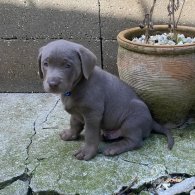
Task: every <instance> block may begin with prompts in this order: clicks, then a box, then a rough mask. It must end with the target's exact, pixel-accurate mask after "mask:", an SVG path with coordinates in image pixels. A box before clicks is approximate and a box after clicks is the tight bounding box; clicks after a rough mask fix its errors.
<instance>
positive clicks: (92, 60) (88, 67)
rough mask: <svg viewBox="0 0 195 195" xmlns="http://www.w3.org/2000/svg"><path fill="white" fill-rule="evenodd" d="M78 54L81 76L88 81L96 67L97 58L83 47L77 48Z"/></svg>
mask: <svg viewBox="0 0 195 195" xmlns="http://www.w3.org/2000/svg"><path fill="white" fill-rule="evenodd" d="M78 53H79V56H80V60H81V66H82V71H83V75H84V77H85V78H86V79H88V78H89V76H90V74H91V73H92V71H93V69H94V67H95V65H96V61H97V58H96V56H95V54H94V53H92V52H91V51H90V50H89V49H87V48H85V47H83V46H81V47H80V48H79V50H78Z"/></svg>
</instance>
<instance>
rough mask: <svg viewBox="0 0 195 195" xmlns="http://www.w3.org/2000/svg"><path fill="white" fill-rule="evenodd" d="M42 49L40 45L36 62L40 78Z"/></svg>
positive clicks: (41, 74)
mask: <svg viewBox="0 0 195 195" xmlns="http://www.w3.org/2000/svg"><path fill="white" fill-rule="evenodd" d="M42 50H43V47H41V48H40V49H39V54H38V64H39V76H40V78H41V79H43V72H42V70H41V56H42Z"/></svg>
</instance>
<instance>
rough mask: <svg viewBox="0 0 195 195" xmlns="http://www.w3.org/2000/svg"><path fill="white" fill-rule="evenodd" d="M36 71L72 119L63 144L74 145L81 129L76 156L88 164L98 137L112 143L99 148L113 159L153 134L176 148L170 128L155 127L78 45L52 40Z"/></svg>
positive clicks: (131, 97)
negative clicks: (81, 140) (81, 143)
mask: <svg viewBox="0 0 195 195" xmlns="http://www.w3.org/2000/svg"><path fill="white" fill-rule="evenodd" d="M38 59H39V72H40V77H41V78H43V86H44V89H45V91H46V92H51V93H60V94H61V100H62V103H63V104H64V107H65V110H66V111H67V112H68V113H70V114H71V118H70V129H68V130H64V131H63V132H62V133H61V135H60V136H61V138H62V139H63V140H66V141H68V140H75V139H77V138H78V136H79V134H80V133H81V131H82V130H83V128H84V126H85V145H84V146H83V147H82V148H80V149H79V150H78V151H77V152H76V153H75V157H76V158H77V159H79V160H89V159H91V158H93V157H94V156H95V155H96V154H97V151H98V145H99V143H100V137H101V132H103V134H104V136H105V137H106V138H107V139H111V140H112V139H115V138H118V137H120V138H121V139H119V140H115V141H113V142H111V143H109V144H107V146H106V147H105V148H104V149H103V151H102V152H103V154H104V155H117V154H120V153H123V152H126V151H129V150H134V149H136V148H139V147H141V146H142V145H143V140H144V139H145V138H146V137H148V136H149V135H150V133H151V131H152V130H154V131H156V132H158V133H162V134H165V135H166V136H167V138H168V148H170V149H171V148H172V146H173V144H174V140H173V137H172V136H171V134H170V132H169V130H168V129H166V128H163V127H162V126H160V125H159V124H158V123H156V122H155V121H154V120H153V119H152V116H151V114H150V111H149V109H148V107H147V106H146V104H145V103H144V102H143V101H141V100H140V99H139V98H138V97H137V95H136V94H135V93H134V91H133V90H132V89H131V88H130V87H129V86H128V85H127V84H126V83H124V82H123V81H121V80H120V79H118V78H117V77H116V76H114V75H112V74H110V73H108V72H106V71H104V70H102V69H101V68H99V67H98V66H95V65H96V56H95V55H94V54H93V53H92V52H91V51H89V50H88V49H87V48H85V47H83V46H82V45H79V44H76V43H73V42H69V41H65V40H57V41H53V42H51V43H49V44H47V45H46V46H43V47H42V48H40V51H39V57H38Z"/></svg>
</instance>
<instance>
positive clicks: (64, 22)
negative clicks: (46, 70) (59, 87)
mask: <svg viewBox="0 0 195 195" xmlns="http://www.w3.org/2000/svg"><path fill="white" fill-rule="evenodd" d="M152 1H153V0H52V1H51V0H44V1H42V0H0V92H42V83H41V80H40V79H39V77H38V74H37V71H38V67H37V54H38V48H40V47H41V46H43V45H44V44H46V43H48V42H50V41H52V40H55V39H62V38H63V39H67V40H71V41H75V42H77V43H81V44H83V45H84V46H86V47H88V48H89V49H90V50H92V51H93V52H94V53H95V54H96V55H97V57H98V64H99V65H101V66H102V67H103V68H104V69H106V70H107V71H109V72H111V73H113V74H116V75H118V71H117V66H116V57H117V41H116V36H117V34H118V33H119V32H120V31H121V30H123V29H127V28H129V27H134V26H137V25H138V24H139V23H140V22H141V21H142V20H143V18H144V14H145V13H146V12H147V11H148V8H149V7H150V6H151V4H152ZM167 3H168V0H158V1H157V6H156V8H155V11H154V22H155V23H167V21H168V16H167V10H166V5H167ZM194 18H195V1H192V0H186V4H185V7H184V10H183V14H182V18H181V21H180V24H183V25H192V26H194V25H195V20H194Z"/></svg>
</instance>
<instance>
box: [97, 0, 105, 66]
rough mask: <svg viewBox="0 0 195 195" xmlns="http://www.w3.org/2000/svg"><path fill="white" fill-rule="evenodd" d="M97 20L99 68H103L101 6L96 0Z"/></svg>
mask: <svg viewBox="0 0 195 195" xmlns="http://www.w3.org/2000/svg"><path fill="white" fill-rule="evenodd" d="M98 20H99V40H100V53H101V67H102V68H104V58H103V43H102V42H103V38H102V23H101V5H100V0H98Z"/></svg>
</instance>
